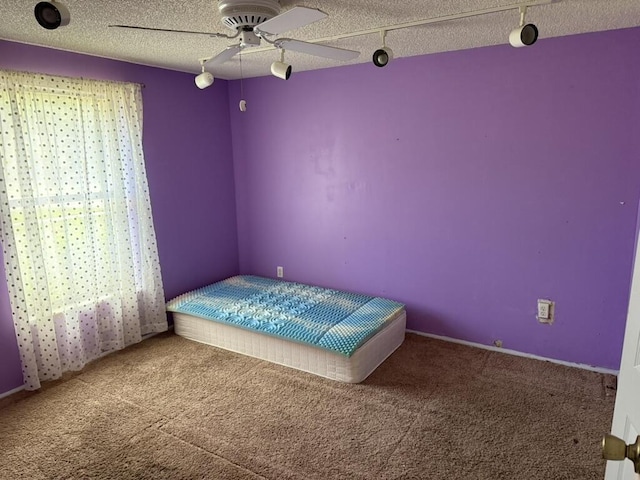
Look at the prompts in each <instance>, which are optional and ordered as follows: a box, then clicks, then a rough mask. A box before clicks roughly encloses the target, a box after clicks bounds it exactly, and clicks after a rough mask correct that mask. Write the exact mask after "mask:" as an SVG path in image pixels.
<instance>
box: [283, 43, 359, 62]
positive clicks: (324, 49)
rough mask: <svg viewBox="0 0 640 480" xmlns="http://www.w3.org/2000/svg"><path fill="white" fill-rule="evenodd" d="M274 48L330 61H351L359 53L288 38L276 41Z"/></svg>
mask: <svg viewBox="0 0 640 480" xmlns="http://www.w3.org/2000/svg"><path fill="white" fill-rule="evenodd" d="M276 46H278V47H280V48H283V49H285V50H293V51H294V52H300V53H307V54H309V55H315V56H316V57H324V58H331V59H332V60H344V61H346V60H353V59H354V58H357V57H358V56H359V55H360V52H356V51H355V50H346V49H344V48H337V47H330V46H328V45H320V44H318V43H308V42H302V41H300V40H291V39H288V38H287V39H283V40H277V41H276Z"/></svg>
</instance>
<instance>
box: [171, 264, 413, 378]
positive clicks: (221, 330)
mask: <svg viewBox="0 0 640 480" xmlns="http://www.w3.org/2000/svg"><path fill="white" fill-rule="evenodd" d="M167 310H168V311H170V312H173V321H174V331H175V333H176V334H177V335H180V336H182V337H184V338H187V339H189V340H194V341H197V342H201V343H205V344H207V345H213V346H215V347H219V348H223V349H226V350H231V351H233V352H237V353H242V354H245V355H249V356H252V357H256V358H259V359H262V360H267V361H270V362H273V363H277V364H280V365H284V366H287V367H291V368H295V369H298V370H303V371H305V372H309V373H313V374H315V375H319V376H321V377H325V378H329V379H332V380H337V381H342V382H349V383H359V382H361V381H363V380H364V379H365V378H367V377H368V376H369V375H370V374H371V373H372V372H373V371H374V370H375V369H376V368H377V367H378V366H379V365H380V364H381V363H382V362H384V360H385V359H386V358H387V357H388V356H389V355H391V354H392V353H393V352H394V351H395V350H396V349H397V348H398V347H399V346H400V345H401V344H402V342H403V341H404V335H405V328H406V314H405V309H404V305H402V304H400V303H398V302H394V301H392V300H388V299H384V298H379V297H371V296H367V295H361V294H354V293H349V292H343V291H339V290H332V289H326V288H321V287H314V286H311V285H304V284H300V283H296V282H285V281H281V280H274V279H270V278H263V277H257V276H252V275H239V276H235V277H231V278H228V279H226V280H223V281H221V282H216V283H214V284H211V285H207V286H206V287H203V288H199V289H197V290H193V291H191V292H187V293H185V294H183V295H180V296H179V297H176V298H174V299H173V300H171V301H169V302H168V303H167Z"/></svg>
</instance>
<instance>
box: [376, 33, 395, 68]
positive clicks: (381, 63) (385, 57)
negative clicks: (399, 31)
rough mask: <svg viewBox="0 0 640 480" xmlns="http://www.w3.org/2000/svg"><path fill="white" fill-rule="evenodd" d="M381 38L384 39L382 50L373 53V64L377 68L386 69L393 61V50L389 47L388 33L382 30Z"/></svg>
mask: <svg viewBox="0 0 640 480" xmlns="http://www.w3.org/2000/svg"><path fill="white" fill-rule="evenodd" d="M380 37H382V48H379V49H378V50H376V51H375V52H373V64H374V65H375V66H376V67H386V66H387V64H388V63H389V62H390V61H391V60H393V50H391V49H390V48H389V47H387V31H386V30H381V31H380Z"/></svg>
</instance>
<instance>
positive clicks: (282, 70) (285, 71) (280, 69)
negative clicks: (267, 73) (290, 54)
mask: <svg viewBox="0 0 640 480" xmlns="http://www.w3.org/2000/svg"><path fill="white" fill-rule="evenodd" d="M271 73H272V74H273V75H274V76H276V77H278V78H281V79H282V80H289V77H291V65H289V64H288V63H284V62H273V63H272V64H271Z"/></svg>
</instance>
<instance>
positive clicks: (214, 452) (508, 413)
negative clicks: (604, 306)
mask: <svg viewBox="0 0 640 480" xmlns="http://www.w3.org/2000/svg"><path fill="white" fill-rule="evenodd" d="M614 385H615V378H614V377H611V376H607V375H600V374H597V373H592V372H587V371H583V370H578V369H573V368H568V367H562V366H558V365H554V364H550V363H547V362H540V361H536V360H528V359H523V358H519V357H513V356H508V355H504V354H500V353H494V352H489V351H485V350H480V349H474V348H471V347H466V346H461V345H456V344H451V343H445V342H442V341H438V340H433V339H428V338H424V337H419V336H417V335H413V334H407V338H406V340H405V343H404V344H403V346H402V347H401V348H400V349H399V350H398V351H397V352H396V353H395V354H393V355H392V356H391V357H390V358H389V359H388V360H387V361H386V362H385V363H384V364H383V365H381V366H380V367H379V368H378V369H377V370H376V371H375V372H374V373H373V374H372V375H371V376H370V377H369V378H368V379H367V380H366V381H365V382H364V383H362V384H359V385H349V384H340V383H336V382H333V381H330V380H324V379H322V378H319V377H315V376H312V375H309V374H306V373H302V372H298V371H296V370H291V369H288V368H285V367H280V366H277V365H273V364H270V363H267V362H263V361H260V360H255V359H252V358H249V357H244V356H241V355H237V354H234V353H230V352H226V351H224V350H219V349H215V348H213V347H208V346H206V345H201V344H198V343H195V342H190V341H187V340H184V339H182V338H180V337H177V336H175V335H173V334H170V333H168V334H163V335H160V336H157V337H154V338H152V339H149V340H146V341H145V342H143V343H142V344H139V345H136V346H133V347H131V348H128V349H126V350H124V351H122V352H119V353H116V354H112V355H109V356H107V357H105V358H103V359H101V360H99V361H97V362H95V363H93V364H91V365H89V366H88V367H87V368H86V369H85V370H83V371H82V372H80V373H79V374H75V375H70V376H68V377H67V378H65V379H63V380H61V381H57V382H52V383H50V384H49V385H48V386H47V387H46V388H44V389H43V390H41V391H40V392H38V393H31V394H24V393H21V394H17V395H14V396H13V397H10V398H9V399H5V400H3V401H2V402H1V403H0V452H1V453H0V459H1V460H0V478H1V479H29V480H37V479H153V480H158V479H172V480H173V479H259V478H267V479H332V478H349V479H396V478H406V479H418V478H420V479H446V480H449V479H473V480H484V479H491V480H495V479H519V478H526V479H528V480H535V479H554V480H557V479H598V480H600V479H601V478H603V474H604V466H605V464H604V461H603V460H601V459H600V440H601V439H602V435H603V434H604V433H607V432H608V431H609V429H610V424H611V416H612V412H613V403H614V396H615V391H614V388H615V387H614Z"/></svg>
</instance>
